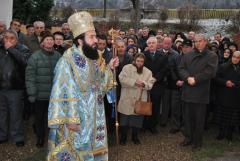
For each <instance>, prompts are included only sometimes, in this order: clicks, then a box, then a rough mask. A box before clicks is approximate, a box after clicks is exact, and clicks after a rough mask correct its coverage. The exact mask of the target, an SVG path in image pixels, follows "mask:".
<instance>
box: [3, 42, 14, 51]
mask: <svg viewBox="0 0 240 161" xmlns="http://www.w3.org/2000/svg"><path fill="white" fill-rule="evenodd" d="M15 45H16V44H14V43H11V42H9V41H7V42H5V43H4V47H5V49H9V48H10V47H13V46H15Z"/></svg>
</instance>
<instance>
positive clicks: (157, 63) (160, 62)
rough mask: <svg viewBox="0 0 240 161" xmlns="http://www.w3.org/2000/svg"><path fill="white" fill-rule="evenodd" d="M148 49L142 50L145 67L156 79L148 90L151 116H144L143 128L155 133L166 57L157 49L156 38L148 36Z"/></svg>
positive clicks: (162, 89)
mask: <svg viewBox="0 0 240 161" xmlns="http://www.w3.org/2000/svg"><path fill="white" fill-rule="evenodd" d="M147 45H148V51H146V52H144V55H145V57H146V59H145V67H147V68H148V69H149V70H151V71H152V74H153V77H154V78H155V79H156V80H157V81H156V82H155V84H154V85H153V88H152V89H151V91H150V96H151V101H152V103H153V105H152V116H150V117H147V116H146V117H145V120H144V124H143V126H144V128H145V129H148V130H150V131H151V132H152V133H157V132H158V131H157V130H156V125H157V123H158V119H159V116H160V104H161V97H162V94H163V92H164V77H165V75H166V72H167V63H168V60H167V57H166V56H164V55H162V54H161V53H160V52H159V51H158V50H157V38H156V37H150V38H149V39H148V40H147Z"/></svg>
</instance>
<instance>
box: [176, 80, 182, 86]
mask: <svg viewBox="0 0 240 161" xmlns="http://www.w3.org/2000/svg"><path fill="white" fill-rule="evenodd" d="M183 83H184V81H181V80H178V81H177V83H176V85H177V86H178V87H182V86H183Z"/></svg>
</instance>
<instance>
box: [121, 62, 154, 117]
mask: <svg viewBox="0 0 240 161" xmlns="http://www.w3.org/2000/svg"><path fill="white" fill-rule="evenodd" d="M119 80H120V83H121V86H122V89H121V97H120V100H119V103H118V112H120V113H122V114H125V115H135V113H134V104H135V102H136V101H137V100H138V99H139V97H140V94H141V89H140V88H139V87H136V86H135V82H136V80H141V81H144V83H145V87H144V88H143V94H142V100H143V101H147V90H150V89H151V88H152V86H153V84H154V82H155V79H154V78H153V77H152V72H151V71H150V70H149V69H147V68H146V67H144V68H143V73H142V74H138V73H137V69H136V67H135V66H134V65H132V64H128V65H126V66H124V68H123V70H122V72H121V73H120V75H119Z"/></svg>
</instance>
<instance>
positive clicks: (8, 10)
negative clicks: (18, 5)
mask: <svg viewBox="0 0 240 161" xmlns="http://www.w3.org/2000/svg"><path fill="white" fill-rule="evenodd" d="M12 8H13V0H0V21H4V22H5V23H6V25H7V28H8V27H9V25H10V22H11V20H12V10H13V9H12Z"/></svg>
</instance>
